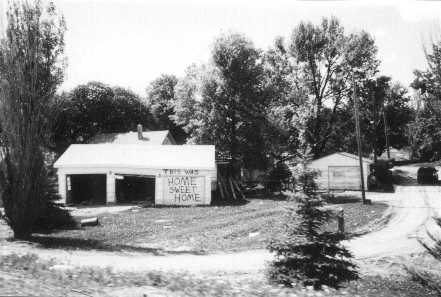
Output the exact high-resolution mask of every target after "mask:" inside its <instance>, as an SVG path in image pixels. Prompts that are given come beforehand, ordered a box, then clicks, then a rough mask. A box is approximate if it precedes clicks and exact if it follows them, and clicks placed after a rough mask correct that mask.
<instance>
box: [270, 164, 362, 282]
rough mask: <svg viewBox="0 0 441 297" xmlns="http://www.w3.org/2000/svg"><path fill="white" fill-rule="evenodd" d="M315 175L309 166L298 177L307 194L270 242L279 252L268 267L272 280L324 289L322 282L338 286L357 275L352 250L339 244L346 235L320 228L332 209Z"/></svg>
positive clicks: (272, 250) (272, 249)
mask: <svg viewBox="0 0 441 297" xmlns="http://www.w3.org/2000/svg"><path fill="white" fill-rule="evenodd" d="M316 175H317V174H316V173H315V172H311V171H308V170H304V171H303V173H301V174H300V176H299V177H298V181H299V183H300V184H301V186H302V191H303V193H304V194H305V195H304V197H303V198H300V199H299V206H298V208H297V209H290V210H289V212H288V215H287V221H286V224H285V233H284V234H283V235H282V236H281V237H279V238H277V239H273V240H272V241H271V242H270V244H269V250H270V251H271V252H274V253H275V254H276V257H275V260H274V261H273V262H272V263H271V264H270V267H269V270H268V274H269V278H270V280H271V281H272V282H275V283H279V284H283V285H285V286H288V287H292V286H294V285H295V284H296V283H298V282H300V283H301V284H303V285H304V286H313V287H314V289H321V287H322V286H323V285H326V286H328V287H333V288H339V287H340V284H341V283H342V282H344V281H350V280H355V279H357V278H358V273H357V272H356V270H355V268H356V266H355V265H354V264H353V263H352V262H350V261H349V258H351V254H350V252H349V251H348V250H347V249H346V248H344V247H343V246H342V245H341V244H340V242H341V241H342V240H343V239H344V235H342V234H339V233H333V232H326V231H321V229H322V228H321V227H322V226H323V224H324V223H326V222H328V221H329V220H330V219H331V213H330V211H329V210H325V209H323V208H322V206H323V201H322V198H321V197H320V196H319V195H318V194H317V186H316V184H315V181H314V179H315V177H316Z"/></svg>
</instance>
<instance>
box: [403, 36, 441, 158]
mask: <svg viewBox="0 0 441 297" xmlns="http://www.w3.org/2000/svg"><path fill="white" fill-rule="evenodd" d="M426 60H427V64H428V67H427V69H426V70H416V71H415V72H414V74H415V79H414V81H413V83H412V85H411V86H412V87H413V88H414V89H416V90H417V91H418V92H419V99H420V100H419V101H420V102H419V103H420V104H419V108H418V110H417V115H416V119H415V121H414V122H413V123H412V124H411V125H410V130H409V132H410V137H411V138H412V140H411V141H412V143H413V147H414V154H415V155H416V156H415V157H418V158H422V159H425V160H431V159H433V158H435V159H437V158H439V156H441V41H439V42H437V43H433V44H432V48H431V51H430V52H427V53H426Z"/></svg>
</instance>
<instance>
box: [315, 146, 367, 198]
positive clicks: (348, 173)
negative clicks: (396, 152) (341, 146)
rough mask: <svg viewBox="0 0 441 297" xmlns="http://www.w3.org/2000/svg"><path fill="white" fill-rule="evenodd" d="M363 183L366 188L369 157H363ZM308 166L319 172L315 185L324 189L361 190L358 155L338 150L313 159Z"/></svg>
mask: <svg viewBox="0 0 441 297" xmlns="http://www.w3.org/2000/svg"><path fill="white" fill-rule="evenodd" d="M362 160H363V175H364V185H365V189H367V178H368V175H369V165H370V164H371V163H372V161H371V160H370V159H367V158H363V159H362ZM308 166H309V168H311V169H315V170H317V171H318V172H319V176H318V177H317V180H316V182H317V185H318V187H319V189H326V190H361V179H360V161H359V159H358V156H356V155H353V154H350V153H345V152H339V153H334V154H330V155H328V156H325V157H322V158H319V159H316V160H313V161H311V162H310V163H309V165H308Z"/></svg>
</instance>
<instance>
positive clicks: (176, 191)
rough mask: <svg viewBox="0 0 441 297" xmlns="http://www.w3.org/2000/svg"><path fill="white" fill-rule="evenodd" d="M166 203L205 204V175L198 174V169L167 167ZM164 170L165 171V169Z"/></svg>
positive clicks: (164, 177)
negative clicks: (188, 169)
mask: <svg viewBox="0 0 441 297" xmlns="http://www.w3.org/2000/svg"><path fill="white" fill-rule="evenodd" d="M165 170H167V172H164V173H165V174H167V175H165V176H163V180H164V187H163V188H164V192H163V194H164V204H168V205H198V204H205V199H204V191H205V177H204V176H197V175H194V174H195V173H196V174H197V173H198V172H197V170H192V171H187V170H174V169H165ZM165 170H164V171H165Z"/></svg>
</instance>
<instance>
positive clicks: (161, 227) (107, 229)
mask: <svg viewBox="0 0 441 297" xmlns="http://www.w3.org/2000/svg"><path fill="white" fill-rule="evenodd" d="M292 206H295V202H288V201H280V200H270V199H250V200H249V202H248V203H246V204H244V205H239V206H222V207H220V206H219V207H180V208H141V207H134V208H132V209H127V210H124V211H122V212H117V213H106V212H104V213H101V214H99V215H98V217H99V221H100V225H99V226H96V227H85V228H81V229H74V230H65V231H59V232H55V233H51V234H39V235H36V236H35V241H37V242H39V243H41V244H42V245H43V246H46V247H61V248H73V249H77V248H78V249H99V250H110V251H112V250H128V251H139V252H142V251H146V252H157V253H162V252H166V251H172V252H179V251H186V252H194V253H210V252H220V251H221V252H229V251H243V250H253V249H261V248H265V247H266V245H267V243H268V242H269V239H270V238H271V236H272V235H273V234H277V233H278V232H279V231H280V229H281V228H282V223H283V220H282V219H281V218H283V215H284V212H285V211H286V209H287V207H292ZM337 206H338V207H341V208H343V209H344V213H345V229H346V230H345V231H346V232H347V234H348V235H349V236H350V235H353V234H355V233H364V232H366V228H373V227H374V226H372V223H374V224H375V222H378V220H379V219H380V218H381V217H382V216H383V213H384V211H385V209H386V208H387V206H386V205H385V204H381V203H374V204H372V205H362V204H361V203H360V202H351V203H343V204H338V205H337ZM110 209H111V208H109V210H110ZM327 228H331V229H333V230H337V224H336V222H331V223H330V224H329V226H328V227H327Z"/></svg>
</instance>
